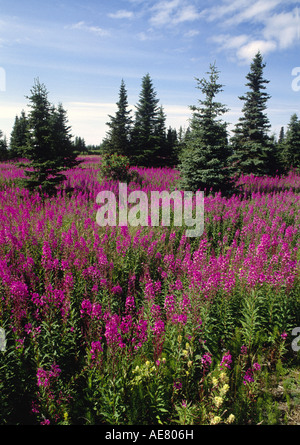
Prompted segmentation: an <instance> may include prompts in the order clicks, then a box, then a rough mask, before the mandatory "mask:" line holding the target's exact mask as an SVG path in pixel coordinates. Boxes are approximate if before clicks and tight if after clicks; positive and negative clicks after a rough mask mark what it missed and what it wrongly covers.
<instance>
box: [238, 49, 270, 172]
mask: <svg viewBox="0 0 300 445" xmlns="http://www.w3.org/2000/svg"><path fill="white" fill-rule="evenodd" d="M265 66H266V65H265V64H264V63H263V58H262V55H261V53H260V52H258V53H257V54H256V56H255V57H254V59H253V61H252V64H251V67H250V72H249V73H248V74H247V76H246V79H247V80H248V82H247V83H246V86H247V87H249V90H248V91H247V93H246V94H245V95H244V96H241V97H239V99H241V100H242V101H244V107H243V109H242V112H243V116H242V117H240V119H239V122H238V124H237V125H236V127H235V129H234V136H233V138H232V140H231V142H232V147H233V151H234V153H233V156H232V157H231V162H233V163H234V164H235V169H236V172H237V173H238V174H251V173H252V174H255V175H264V174H269V175H270V174H274V173H276V164H277V155H276V147H275V144H274V142H273V141H272V138H270V136H269V135H268V131H269V129H270V127H271V126H270V123H269V120H268V117H267V115H266V114H265V110H266V107H267V106H266V104H267V101H268V99H270V96H269V94H267V93H266V92H265V89H266V86H265V84H268V83H269V80H266V79H264V78H263V70H264V68H265Z"/></svg>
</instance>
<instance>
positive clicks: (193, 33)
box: [184, 29, 200, 38]
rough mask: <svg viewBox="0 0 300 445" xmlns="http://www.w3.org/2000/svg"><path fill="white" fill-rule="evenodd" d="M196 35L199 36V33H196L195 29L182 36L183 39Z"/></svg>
mask: <svg viewBox="0 0 300 445" xmlns="http://www.w3.org/2000/svg"><path fill="white" fill-rule="evenodd" d="M198 34H200V31H198V30H197V29H191V30H190V31H187V32H186V33H185V34H184V37H188V38H191V37H195V36H197V35H198Z"/></svg>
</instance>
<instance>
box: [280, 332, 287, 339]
mask: <svg viewBox="0 0 300 445" xmlns="http://www.w3.org/2000/svg"><path fill="white" fill-rule="evenodd" d="M280 337H281V338H283V340H285V339H286V338H287V333H286V332H285V331H283V333H282V334H281V336H280Z"/></svg>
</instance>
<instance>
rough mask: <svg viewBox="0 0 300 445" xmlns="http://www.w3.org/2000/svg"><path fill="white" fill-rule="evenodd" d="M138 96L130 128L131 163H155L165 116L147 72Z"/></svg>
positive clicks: (144, 164) (143, 164)
mask: <svg viewBox="0 0 300 445" xmlns="http://www.w3.org/2000/svg"><path fill="white" fill-rule="evenodd" d="M139 97H140V100H139V102H138V103H137V105H136V113H135V122H134V126H133V130H132V152H131V157H132V163H133V164H137V165H142V166H148V165H155V163H156V160H157V156H158V154H159V153H158V152H159V148H160V147H159V144H160V142H161V133H162V129H163V127H164V124H165V116H164V114H163V110H162V108H160V107H159V106H158V103H159V100H158V99H157V98H156V91H155V89H154V87H153V83H152V80H151V78H150V75H149V74H146V75H145V76H144V77H143V79H142V89H141V93H140V96H139Z"/></svg>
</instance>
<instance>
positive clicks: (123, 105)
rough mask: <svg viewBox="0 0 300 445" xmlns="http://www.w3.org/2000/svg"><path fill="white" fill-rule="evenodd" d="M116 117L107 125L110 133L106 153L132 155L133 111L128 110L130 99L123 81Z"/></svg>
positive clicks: (105, 147)
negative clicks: (131, 114)
mask: <svg viewBox="0 0 300 445" xmlns="http://www.w3.org/2000/svg"><path fill="white" fill-rule="evenodd" d="M117 107H118V109H117V112H116V114H115V116H110V115H109V118H110V122H108V123H107V125H108V126H109V131H108V133H107V136H106V138H105V141H104V151H106V152H109V153H117V154H120V155H125V156H128V155H130V134H131V127H132V118H131V116H130V113H131V110H128V99H127V91H126V86H125V82H124V80H123V79H122V82H121V86H120V92H119V101H118V102H117Z"/></svg>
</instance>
